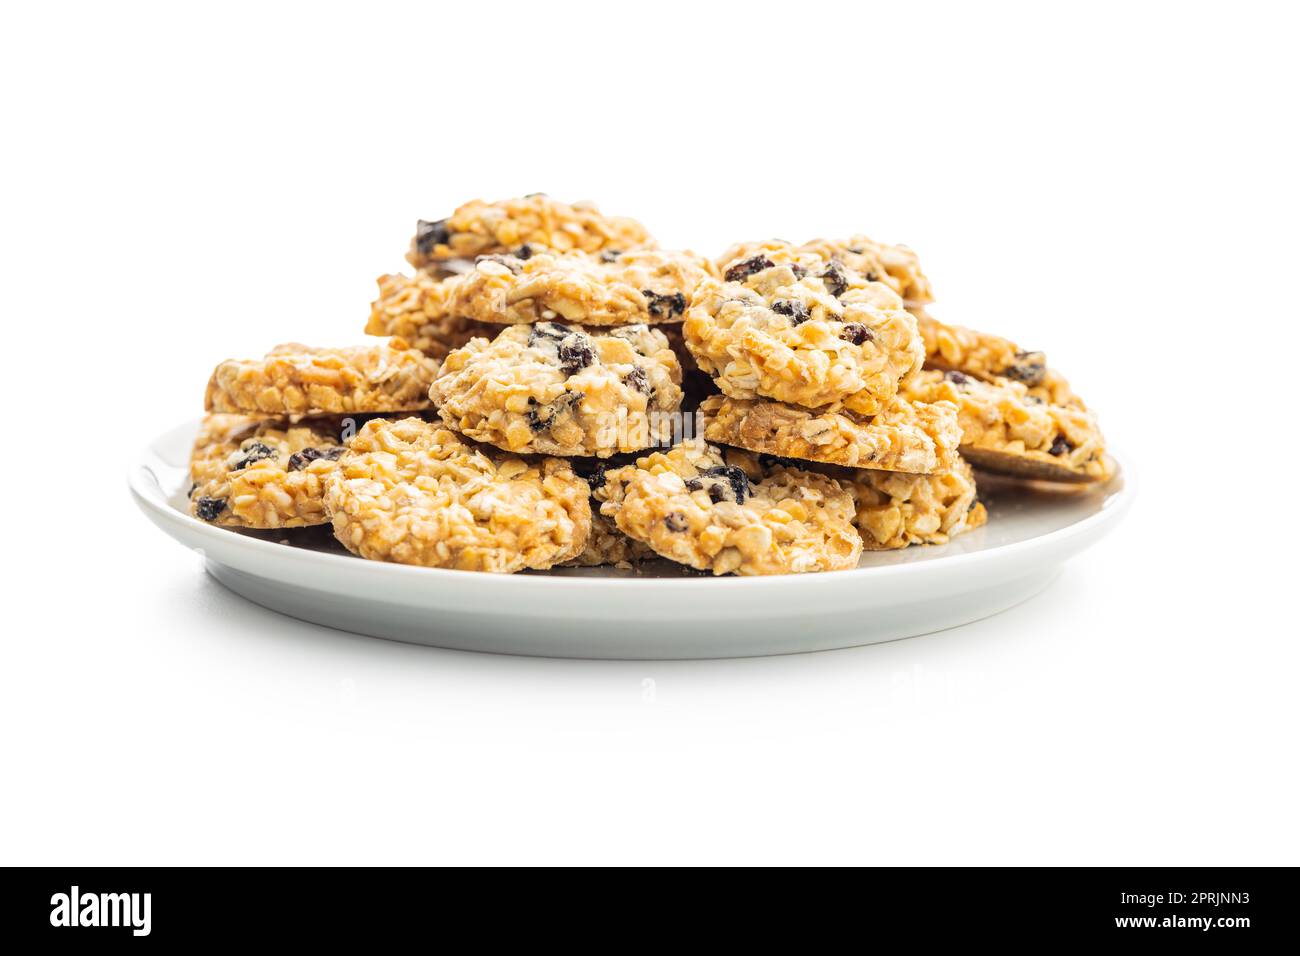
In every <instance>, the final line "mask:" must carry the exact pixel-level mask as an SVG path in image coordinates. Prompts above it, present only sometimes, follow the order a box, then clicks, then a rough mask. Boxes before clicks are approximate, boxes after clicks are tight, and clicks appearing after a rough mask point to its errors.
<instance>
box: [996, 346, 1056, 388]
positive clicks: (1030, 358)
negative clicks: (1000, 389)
mask: <svg viewBox="0 0 1300 956" xmlns="http://www.w3.org/2000/svg"><path fill="white" fill-rule="evenodd" d="M1002 374H1003V375H1005V376H1006V377H1007V378H1011V379H1015V380H1016V381H1017V382H1024V383H1025V384H1026V385H1028V386H1030V387H1031V388H1032V387H1033V386H1035V385H1041V384H1042V383H1043V377H1044V376H1045V375H1046V374H1047V364H1046V360H1045V359H1044V356H1043V353H1042V352H1017V353H1016V360H1015V361H1014V362H1012V363H1011V364H1010V365H1008V366H1007V367H1006V368H1004V369H1003V370H1002Z"/></svg>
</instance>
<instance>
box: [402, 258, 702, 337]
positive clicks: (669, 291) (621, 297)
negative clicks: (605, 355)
mask: <svg viewBox="0 0 1300 956" xmlns="http://www.w3.org/2000/svg"><path fill="white" fill-rule="evenodd" d="M712 275H716V272H715V270H714V268H713V263H711V262H709V260H707V259H705V258H704V257H702V256H697V255H695V254H694V253H692V252H661V251H659V250H655V249H639V250H633V251H631V252H624V253H620V254H614V253H604V254H602V255H600V256H588V255H583V254H580V253H569V254H551V253H549V252H537V253H532V254H530V255H528V256H526V257H525V256H522V255H520V254H512V255H492V256H481V257H479V259H478V260H477V261H476V262H475V263H474V268H473V269H472V270H471V271H469V272H467V273H465V274H464V275H459V276H453V277H451V278H449V279H444V280H443V281H442V282H440V283H438V284H437V286H436V289H435V290H434V293H433V294H431V295H428V296H427V297H426V300H425V302H424V303H423V306H424V312H425V313H426V315H428V316H429V317H430V318H431V319H432V320H435V321H438V322H447V321H450V320H453V319H459V320H467V321H475V322H486V323H493V324H498V325H528V324H532V323H535V322H550V321H559V322H574V323H577V324H579V325H636V324H652V325H653V324H658V323H665V322H681V321H682V317H683V315H684V313H685V311H686V306H687V303H688V302H689V301H690V298H691V294H692V293H693V292H694V291H695V288H696V286H698V285H699V284H700V282H702V281H703V280H704V279H706V278H708V277H709V276H712Z"/></svg>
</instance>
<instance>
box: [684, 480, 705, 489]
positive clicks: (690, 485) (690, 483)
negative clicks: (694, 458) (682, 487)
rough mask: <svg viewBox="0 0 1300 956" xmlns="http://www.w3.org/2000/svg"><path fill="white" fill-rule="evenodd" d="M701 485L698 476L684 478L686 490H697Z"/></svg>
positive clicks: (702, 485)
mask: <svg viewBox="0 0 1300 956" xmlns="http://www.w3.org/2000/svg"><path fill="white" fill-rule="evenodd" d="M703 487H704V482H702V481H700V479H698V478H687V479H686V490H687V491H699V490H700V489H701V488H703Z"/></svg>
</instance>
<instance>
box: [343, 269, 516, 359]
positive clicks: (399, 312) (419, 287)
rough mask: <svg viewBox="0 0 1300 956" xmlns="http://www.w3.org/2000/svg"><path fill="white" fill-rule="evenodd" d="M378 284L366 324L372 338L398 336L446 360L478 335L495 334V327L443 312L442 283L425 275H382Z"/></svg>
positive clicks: (413, 346)
mask: <svg viewBox="0 0 1300 956" xmlns="http://www.w3.org/2000/svg"><path fill="white" fill-rule="evenodd" d="M470 268H473V266H472V265H471V266H470ZM377 281H378V283H379V298H378V299H376V300H375V301H374V302H372V303H371V304H370V319H369V321H367V322H366V332H367V333H368V334H370V335H393V336H397V337H399V338H402V339H405V340H406V341H407V342H408V343H409V344H410V346H411V347H412V348H417V349H419V350H420V351H421V352H424V353H425V354H426V355H430V356H432V357H434V358H437V359H443V358H446V357H447V353H448V352H450V351H451V350H452V349H458V348H460V347H461V346H462V345H464V344H465V343H466V342H468V341H469V340H470V339H472V338H473V337H474V336H476V335H487V336H492V335H495V334H496V333H495V332H494V331H492V329H493V328H494V327H493V326H488V325H484V324H483V323H481V322H473V321H470V320H469V319H464V318H461V317H460V316H456V315H447V314H446V313H445V312H440V311H439V307H438V303H439V302H440V301H441V297H442V289H441V282H440V280H438V279H435V278H434V277H432V276H430V275H428V274H426V273H423V272H421V273H417V274H416V275H415V276H404V275H387V276H380V277H379V279H378V280H377Z"/></svg>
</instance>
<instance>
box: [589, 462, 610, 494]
mask: <svg viewBox="0 0 1300 956" xmlns="http://www.w3.org/2000/svg"><path fill="white" fill-rule="evenodd" d="M607 470H608V466H607V465H606V464H605V463H604V462H603V461H602V462H600V463H599V464H598V465H596V467H595V468H594V469H593V470H592V472H591V474H590V475H588V476H587V484H588V485H590V486H591V490H592V491H595V490H596V489H597V488H603V487H604V486H605V472H606V471H607Z"/></svg>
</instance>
